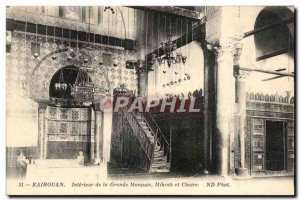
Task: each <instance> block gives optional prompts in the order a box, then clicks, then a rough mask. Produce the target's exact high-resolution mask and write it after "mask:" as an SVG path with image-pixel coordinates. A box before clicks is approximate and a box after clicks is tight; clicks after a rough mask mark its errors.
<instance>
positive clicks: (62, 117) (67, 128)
mask: <svg viewBox="0 0 300 201" xmlns="http://www.w3.org/2000/svg"><path fill="white" fill-rule="evenodd" d="M47 121H48V122H47V123H48V125H47V135H48V141H75V142H88V141H90V136H91V112H90V110H89V108H61V107H51V106H49V107H48V109H47Z"/></svg>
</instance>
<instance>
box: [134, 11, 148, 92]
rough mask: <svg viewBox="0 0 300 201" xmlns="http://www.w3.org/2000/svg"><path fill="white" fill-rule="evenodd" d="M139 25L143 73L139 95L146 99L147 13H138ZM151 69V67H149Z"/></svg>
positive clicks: (139, 58) (139, 83)
mask: <svg viewBox="0 0 300 201" xmlns="http://www.w3.org/2000/svg"><path fill="white" fill-rule="evenodd" d="M137 18H138V19H139V20H138V22H139V23H138V24H137V33H138V35H137V42H138V47H137V56H138V60H139V63H140V67H141V68H142V70H141V71H139V73H138V95H139V96H141V97H145V96H146V95H147V82H148V71H147V70H146V66H145V58H146V55H147V50H146V34H148V33H146V19H147V18H146V12H144V11H138V12H137ZM148 68H150V66H148Z"/></svg>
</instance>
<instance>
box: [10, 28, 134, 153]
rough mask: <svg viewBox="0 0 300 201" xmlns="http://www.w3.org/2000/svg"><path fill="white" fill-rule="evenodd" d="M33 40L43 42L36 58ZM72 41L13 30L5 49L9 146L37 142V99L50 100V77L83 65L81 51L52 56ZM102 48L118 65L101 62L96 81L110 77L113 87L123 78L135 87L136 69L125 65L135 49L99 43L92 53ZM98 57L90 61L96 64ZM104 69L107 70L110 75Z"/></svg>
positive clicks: (94, 53)
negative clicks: (64, 69) (67, 67)
mask: <svg viewBox="0 0 300 201" xmlns="http://www.w3.org/2000/svg"><path fill="white" fill-rule="evenodd" d="M25 35H26V39H25ZM34 42H38V43H39V44H40V55H39V57H37V58H35V57H34V56H33V52H32V51H31V48H32V47H31V45H32V46H33V47H34ZM75 42H76V41H75ZM75 42H74V41H73V43H72V44H73V45H74V43H75ZM69 45H70V42H69V41H67V40H66V39H60V38H55V39H54V38H49V37H46V36H36V35H32V34H25V33H24V32H19V31H14V32H12V33H11V51H10V53H6V70H7V71H6V79H7V80H6V83H7V85H6V87H7V88H6V89H7V127H8V128H7V136H8V138H7V139H8V140H7V142H8V143H7V146H16V147H17V146H36V145H37V135H38V134H37V128H38V125H37V124H38V116H37V111H38V103H37V101H47V100H49V84H50V81H51V78H52V76H53V75H54V74H55V73H56V72H57V71H58V70H59V69H60V68H62V67H65V66H69V65H75V66H77V67H78V66H81V65H82V59H81V55H78V56H77V57H75V58H74V59H72V60H71V61H68V60H67V58H66V57H67V53H68V52H59V53H55V55H56V56H57V59H55V60H53V59H52V56H51V55H52V53H53V51H55V50H58V49H67V47H68V46H69ZM78 45H79V48H82V49H84V48H85V47H86V44H78ZM75 46H77V44H75ZM102 52H104V53H106V54H115V55H116V57H117V60H118V66H117V67H109V68H108V67H107V66H105V67H104V66H103V67H100V66H99V65H98V68H99V73H98V74H97V75H96V76H95V80H94V83H95V84H96V85H99V86H103V85H107V83H108V81H109V82H110V85H111V89H113V88H115V87H117V86H118V85H119V84H121V82H122V83H125V85H126V87H127V88H128V89H129V90H133V91H134V90H136V88H137V76H136V74H135V71H134V70H129V69H126V68H125V62H126V60H127V59H135V56H136V55H135V52H132V51H130V52H128V51H127V52H125V51H123V50H120V49H115V48H112V47H107V46H106V47H103V48H102V47H100V46H97V45H96V46H95V49H93V50H92V51H91V52H90V54H91V55H93V56H94V58H95V59H96V60H97V59H99V56H100V55H101V53H102ZM96 60H94V61H93V62H94V63H92V64H91V65H95V66H96V64H95V63H96ZM104 72H107V77H106V76H105V73H104ZM107 78H108V79H107ZM17 139H19V140H17Z"/></svg>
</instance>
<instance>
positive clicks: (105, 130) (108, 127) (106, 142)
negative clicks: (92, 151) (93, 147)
mask: <svg viewBox="0 0 300 201" xmlns="http://www.w3.org/2000/svg"><path fill="white" fill-rule="evenodd" d="M102 125H103V126H102V137H103V148H102V156H103V159H104V160H105V162H109V161H110V150H111V135H112V112H104V113H103V120H102ZM100 140H101V138H100ZM100 154H101V149H100Z"/></svg>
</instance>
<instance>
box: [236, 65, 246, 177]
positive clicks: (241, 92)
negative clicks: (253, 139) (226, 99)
mask: <svg viewBox="0 0 300 201" xmlns="http://www.w3.org/2000/svg"><path fill="white" fill-rule="evenodd" d="M247 76H248V72H246V71H242V70H237V71H236V72H235V77H236V81H235V82H236V102H237V108H238V118H239V120H238V122H239V123H238V124H239V125H238V128H239V129H238V136H239V145H240V146H239V147H240V150H239V152H240V159H239V160H240V164H241V166H240V167H238V168H237V169H236V174H237V175H239V176H248V174H249V173H248V169H247V168H246V166H245V154H246V150H245V133H246V78H247Z"/></svg>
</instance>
